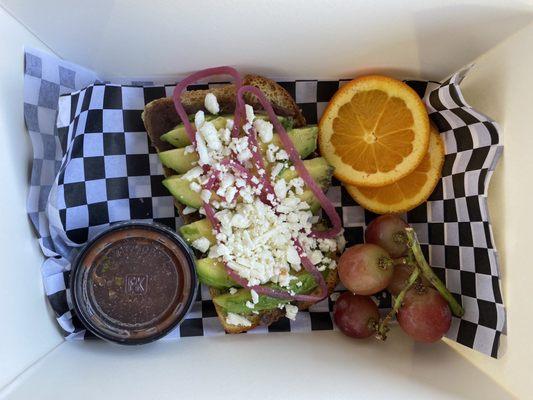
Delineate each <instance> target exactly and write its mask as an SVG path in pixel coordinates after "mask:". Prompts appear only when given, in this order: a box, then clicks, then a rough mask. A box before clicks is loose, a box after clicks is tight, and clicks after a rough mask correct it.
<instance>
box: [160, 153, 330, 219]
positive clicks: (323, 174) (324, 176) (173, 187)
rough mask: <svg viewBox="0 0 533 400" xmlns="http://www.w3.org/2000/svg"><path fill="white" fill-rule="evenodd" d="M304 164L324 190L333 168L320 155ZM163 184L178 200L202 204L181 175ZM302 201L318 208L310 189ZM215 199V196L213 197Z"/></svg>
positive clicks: (288, 175)
mask: <svg viewBox="0 0 533 400" xmlns="http://www.w3.org/2000/svg"><path fill="white" fill-rule="evenodd" d="M303 163H304V165H305V167H306V168H307V170H308V171H309V174H310V175H311V177H312V178H313V179H314V180H315V182H316V183H317V184H318V185H319V186H320V187H321V188H322V189H323V190H326V189H327V188H328V187H329V185H330V184H331V176H332V172H333V169H332V167H330V166H329V164H328V163H327V162H326V160H325V159H324V158H322V157H317V158H312V159H310V160H304V162H303ZM297 176H298V173H297V171H295V170H294V171H293V170H291V169H289V168H286V169H285V170H284V171H282V172H281V173H280V174H279V178H281V179H285V180H286V181H290V180H291V179H293V178H296V177H297ZM163 185H165V187H166V188H167V189H168V191H169V192H170V193H171V194H172V195H173V196H174V197H175V198H176V200H178V201H179V202H180V203H182V204H184V205H186V206H189V207H193V208H200V207H201V206H202V199H201V198H200V193H198V192H195V191H194V190H192V189H191V188H190V187H189V185H190V182H189V181H188V180H186V179H183V178H182V177H181V175H173V176H171V177H169V178H166V179H165V180H163ZM300 198H301V199H302V201H307V202H308V203H309V205H310V206H311V210H312V211H314V212H316V211H317V207H318V208H320V204H319V203H318V202H317V200H316V199H315V196H314V195H313V193H312V192H311V191H310V190H305V191H304V193H303V194H302V195H301V196H300ZM213 199H215V197H213Z"/></svg>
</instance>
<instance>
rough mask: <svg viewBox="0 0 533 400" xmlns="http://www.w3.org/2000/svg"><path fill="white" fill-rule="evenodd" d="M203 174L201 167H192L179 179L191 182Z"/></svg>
mask: <svg viewBox="0 0 533 400" xmlns="http://www.w3.org/2000/svg"><path fill="white" fill-rule="evenodd" d="M203 173H204V170H203V169H202V168H201V167H193V168H191V169H190V170H188V171H187V172H185V173H184V174H183V175H182V176H181V177H182V178H183V179H185V180H187V181H189V182H190V181H192V180H194V179H197V178H199V177H200V176H201V175H202V174H203Z"/></svg>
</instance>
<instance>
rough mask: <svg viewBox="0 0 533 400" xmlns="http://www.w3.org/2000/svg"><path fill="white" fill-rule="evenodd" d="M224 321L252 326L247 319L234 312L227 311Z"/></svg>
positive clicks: (230, 323)
mask: <svg viewBox="0 0 533 400" xmlns="http://www.w3.org/2000/svg"><path fill="white" fill-rule="evenodd" d="M226 323H227V324H229V325H236V326H252V323H251V322H250V321H249V320H247V319H246V318H245V317H243V316H242V315H239V314H235V313H228V316H227V317H226Z"/></svg>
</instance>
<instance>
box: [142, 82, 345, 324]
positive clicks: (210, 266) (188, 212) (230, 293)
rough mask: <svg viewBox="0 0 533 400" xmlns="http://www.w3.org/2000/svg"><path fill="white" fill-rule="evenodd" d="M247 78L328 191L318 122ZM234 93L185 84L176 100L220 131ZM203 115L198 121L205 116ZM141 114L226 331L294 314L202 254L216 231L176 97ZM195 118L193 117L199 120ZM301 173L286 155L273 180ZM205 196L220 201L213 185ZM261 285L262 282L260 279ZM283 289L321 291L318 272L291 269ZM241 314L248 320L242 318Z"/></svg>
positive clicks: (304, 198)
mask: <svg viewBox="0 0 533 400" xmlns="http://www.w3.org/2000/svg"><path fill="white" fill-rule="evenodd" d="M244 84H245V85H250V86H253V87H256V88H258V89H260V90H261V92H262V93H263V94H264V95H265V96H266V98H267V99H268V100H269V102H270V103H271V105H272V108H273V109H274V111H275V113H276V116H277V117H278V120H279V121H280V122H281V123H282V124H283V126H284V127H285V129H286V130H287V135H288V136H289V137H290V139H291V140H292V142H293V143H294V147H295V149H296V151H297V152H298V153H299V154H300V157H301V158H302V159H304V166H305V168H306V170H307V171H308V172H309V175H310V176H311V177H312V179H313V180H314V181H315V182H316V183H317V184H318V185H319V186H320V188H321V189H322V190H324V191H325V190H326V189H327V188H328V187H329V185H330V183H331V176H332V168H331V167H330V166H329V165H328V164H327V162H326V161H325V160H324V159H323V158H321V157H317V154H316V139H317V131H318V130H317V127H316V126H306V125H305V119H304V117H303V115H302V113H301V111H300V110H299V108H298V107H297V105H296V103H295V101H294V100H293V99H292V97H291V96H290V95H289V94H288V93H287V92H286V91H285V90H284V89H283V88H282V87H281V86H279V85H278V84H276V83H275V82H273V81H271V80H268V79H266V78H263V77H260V76H252V75H248V76H245V77H244ZM208 95H211V96H213V95H214V97H215V99H216V101H217V103H218V104H217V110H216V111H217V112H216V113H214V114H209V113H207V112H205V115H204V111H207V108H212V107H208V102H207V99H206V96H208ZM235 99H236V87H235V85H232V84H228V85H224V86H221V87H217V88H214V89H211V90H197V91H187V92H184V93H182V94H181V103H182V105H183V108H184V109H185V111H186V112H187V114H188V116H190V119H193V118H192V116H195V115H196V116H198V112H199V111H202V113H201V117H202V118H203V119H205V121H207V122H208V123H209V127H214V128H215V129H216V130H218V131H219V132H220V130H224V128H227V126H228V124H232V123H233V118H234V116H233V115H232V113H233V111H234V109H235V102H236V100H235ZM245 101H246V103H247V104H248V105H251V106H252V108H253V110H254V111H255V112H256V113H257V115H255V116H254V118H255V120H265V123H267V124H270V122H268V121H267V119H268V117H267V116H266V115H264V114H261V111H262V108H263V107H262V106H261V104H260V102H259V101H258V99H257V98H256V97H255V96H253V95H251V94H250V93H247V95H245ZM210 111H213V110H210ZM203 119H202V121H200V123H204V122H203ZM143 120H144V124H145V126H146V130H147V132H148V135H149V137H150V140H151V142H152V144H153V145H154V147H155V148H156V149H157V151H158V153H159V157H160V159H161V162H162V164H163V166H164V171H165V176H166V179H165V181H164V185H165V186H166V187H167V189H168V190H169V192H170V193H171V194H172V195H173V196H174V198H175V199H176V207H177V208H178V210H179V212H180V215H181V216H182V218H183V220H184V226H182V227H181V229H180V233H181V234H182V236H183V237H184V238H185V240H187V242H188V243H190V244H191V245H192V246H193V247H195V248H196V249H197V254H198V258H199V259H198V262H197V274H198V277H199V279H200V281H201V282H202V283H203V284H206V285H208V286H209V288H210V292H211V296H212V297H213V302H214V305H215V309H216V311H217V314H218V317H219V320H220V322H221V324H222V325H223V327H224V329H225V331H226V332H228V333H239V332H244V331H247V330H250V329H253V328H254V327H256V326H258V325H269V324H271V323H272V322H275V321H276V320H278V319H279V318H280V317H281V316H283V315H285V314H294V312H293V310H292V309H291V308H290V307H291V306H290V303H291V300H290V299H280V298H274V297H271V296H268V295H264V294H257V293H255V291H254V290H250V289H249V288H247V287H243V286H245V285H239V284H238V283H236V282H235V279H232V277H230V276H229V275H228V269H227V268H226V267H225V265H224V263H223V262H222V261H221V260H220V259H216V258H213V257H211V258H209V257H206V255H208V254H207V253H208V249H209V248H212V247H216V244H217V233H216V232H215V231H214V230H213V226H212V224H211V222H210V221H209V220H208V219H206V218H205V217H204V215H202V214H201V213H200V212H198V209H200V210H201V208H202V204H203V203H204V201H205V198H204V196H203V194H204V193H203V192H204V191H203V190H198V188H195V187H194V186H192V185H193V184H194V182H191V179H190V177H191V176H192V175H191V174H192V172H191V171H192V170H193V169H195V166H197V164H198V163H199V161H200V160H199V158H200V157H201V155H200V156H199V154H198V152H197V151H194V150H193V151H191V140H190V137H189V136H188V134H187V132H186V129H185V127H184V124H183V123H181V119H180V117H179V116H178V114H177V112H176V108H175V105H174V102H173V100H172V99H171V98H164V99H158V100H155V101H152V102H151V103H149V104H148V105H147V106H146V108H145V111H144V113H143ZM196 122H197V123H198V121H196ZM250 122H251V121H250ZM281 139H282V138H280V137H279V135H278V134H277V133H274V134H273V135H272V136H271V138H270V140H268V141H266V142H265V141H262V142H261V143H258V144H259V147H260V151H261V152H262V153H263V155H264V156H265V157H266V158H267V159H269V157H271V156H272V155H271V154H270V155H267V154H268V152H269V150H271V149H272V147H269V146H270V145H273V146H274V147H278V148H281V149H283V143H282V140H281ZM270 161H273V162H272V163H271V164H272V165H270V167H273V165H274V164H276V163H277V162H275V161H274V160H270ZM277 164H279V163H277ZM197 168H198V167H196V169H197ZM274 168H275V167H274ZM278 169H279V168H278ZM193 172H194V171H193ZM298 175H299V174H298V171H297V170H295V168H294V167H293V166H291V165H290V163H289V162H287V163H286V165H285V167H284V168H282V169H281V170H280V171H277V178H276V179H277V181H279V180H280V179H283V180H284V181H285V182H292V181H294V179H295V178H298ZM209 199H210V201H213V202H217V204H218V203H219V202H222V198H220V197H218V196H217V194H216V193H213V195H212V196H211V195H209V198H208V201H209ZM298 199H299V200H300V201H301V202H304V203H306V204H308V205H309V211H310V212H312V213H313V214H317V213H318V212H319V210H320V208H321V205H320V202H318V201H317V199H316V197H315V196H314V195H313V193H312V192H311V191H310V190H309V189H308V188H306V189H305V190H304V189H301V190H300V192H299V194H298ZM204 213H205V211H204ZM313 218H314V220H315V221H314V226H315V227H317V226H319V225H320V223H319V222H318V220H319V217H318V216H316V217H313ZM324 243H325V242H324V241H323V242H321V245H322V244H324ZM327 247H328V246H326V245H324V246H322V247H321V250H320V251H321V252H323V253H324V254H322V255H321V256H319V257H322V259H324V260H326V259H328V260H330V261H329V266H330V267H327V266H325V265H323V266H322V268H320V269H321V274H322V276H323V277H324V281H325V283H326V286H327V290H328V293H331V292H332V291H333V289H334V287H335V286H336V284H337V280H338V276H337V271H336V269H335V259H336V251H337V250H338V246H334V248H333V247H331V246H330V248H327ZM200 250H201V251H200ZM322 250H323V251H322ZM316 251H318V250H316ZM326 256H327V257H326ZM262 285H265V284H264V283H262ZM280 285H281V283H280V284H279V285H277V284H275V283H272V282H270V283H268V286H269V287H272V288H279V287H280ZM250 286H251V285H250ZM283 289H284V290H287V291H288V292H290V293H291V294H293V295H298V294H313V293H315V294H316V293H318V292H319V291H320V289H319V288H318V283H317V281H316V279H314V277H313V276H312V275H311V274H309V273H308V272H306V271H304V270H303V269H302V271H298V272H296V273H294V274H293V275H292V276H291V280H290V281H289V282H288V283H286V284H285V286H284V288H283ZM272 290H277V289H272ZM309 297H311V296H309ZM316 301H317V300H308V301H292V303H293V304H295V305H297V307H298V309H300V310H302V309H306V308H308V307H309V306H310V305H312V304H313V303H314V302H316ZM288 316H289V315H288ZM240 317H243V318H244V319H243V318H240ZM243 321H246V322H244V323H243Z"/></svg>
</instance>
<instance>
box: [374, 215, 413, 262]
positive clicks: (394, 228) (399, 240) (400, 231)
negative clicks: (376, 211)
mask: <svg viewBox="0 0 533 400" xmlns="http://www.w3.org/2000/svg"><path fill="white" fill-rule="evenodd" d="M408 227H409V225H408V224H407V222H405V221H404V220H403V219H401V218H400V217H397V216H395V215H381V216H379V217H377V218H376V219H375V220H373V221H372V222H371V223H370V225H368V226H367V228H366V232H365V241H366V242H367V243H374V244H377V245H378V246H381V247H383V248H384V249H385V250H386V251H387V252H388V253H389V254H390V256H391V257H392V258H397V257H401V256H403V255H404V254H405V253H407V250H408V248H409V246H408V243H407V236H406V235H405V228H408Z"/></svg>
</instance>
